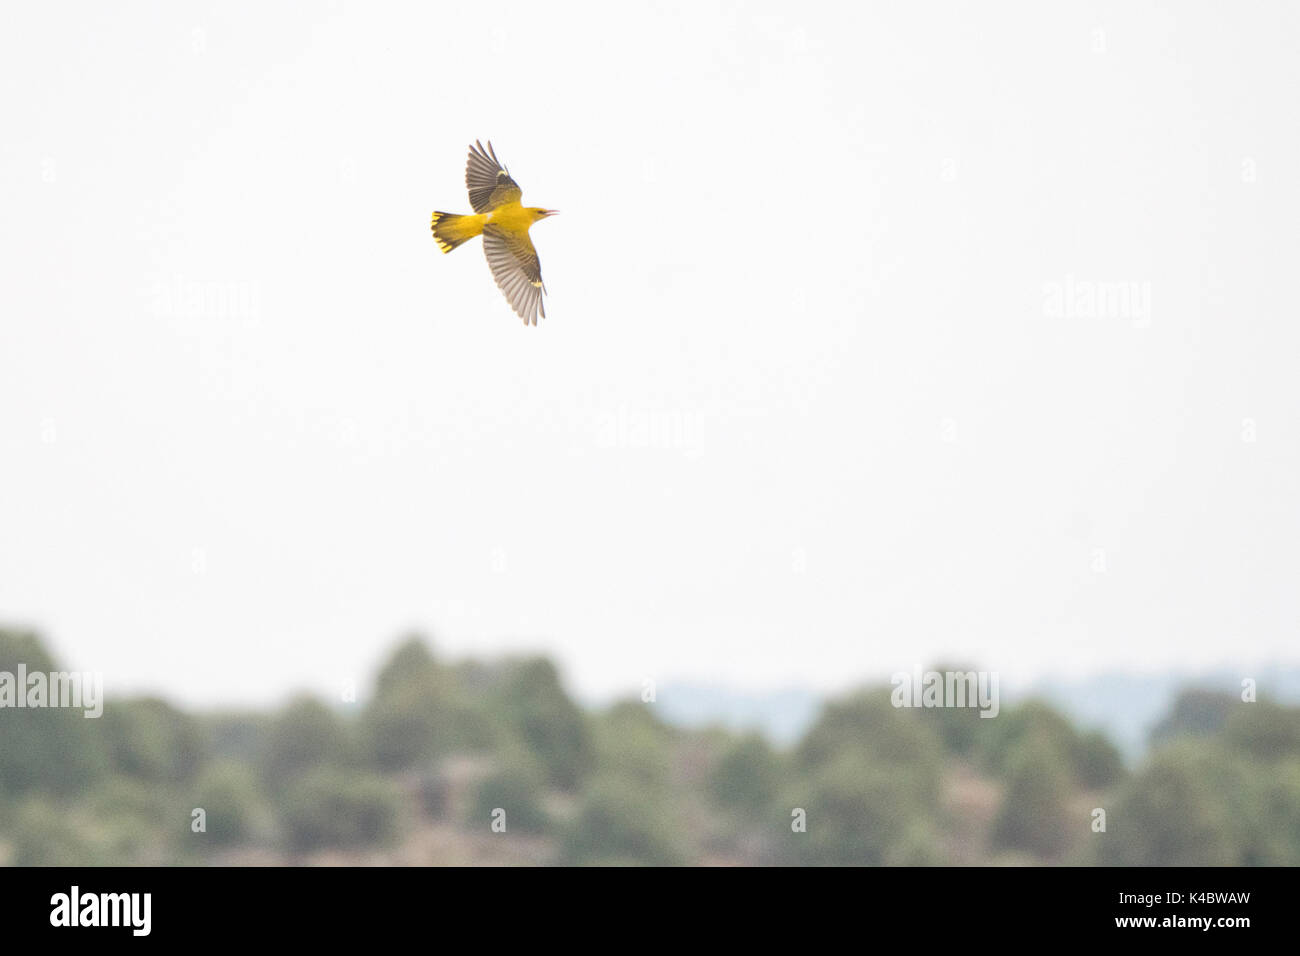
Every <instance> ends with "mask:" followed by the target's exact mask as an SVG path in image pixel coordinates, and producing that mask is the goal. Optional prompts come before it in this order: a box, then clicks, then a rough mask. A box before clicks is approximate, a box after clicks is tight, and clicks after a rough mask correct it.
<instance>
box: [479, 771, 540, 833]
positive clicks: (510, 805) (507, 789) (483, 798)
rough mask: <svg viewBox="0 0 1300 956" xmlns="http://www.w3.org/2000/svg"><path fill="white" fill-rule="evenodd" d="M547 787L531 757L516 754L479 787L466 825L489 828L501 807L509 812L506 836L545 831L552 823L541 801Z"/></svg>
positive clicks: (507, 813)
mask: <svg viewBox="0 0 1300 956" xmlns="http://www.w3.org/2000/svg"><path fill="white" fill-rule="evenodd" d="M545 785H546V777H545V774H543V773H542V772H541V770H540V769H539V768H538V767H537V764H536V762H535V761H534V760H533V759H532V758H531V757H528V756H525V755H521V754H517V755H513V756H511V757H509V758H507V759H505V760H504V761H503V762H502V764H501V766H499V767H498V768H497V769H496V770H494V771H493V772H492V773H491V774H489V775H488V776H487V777H486V778H485V779H484V780H483V781H482V782H481V783H480V784H479V785H478V787H477V788H476V791H475V794H474V800H473V802H472V804H471V807H470V811H469V819H468V820H467V821H466V823H467V824H468V825H469V826H471V827H480V826H486V825H487V824H488V823H489V822H490V821H491V819H492V812H493V811H494V810H496V809H497V808H500V809H502V810H504V811H505V813H506V832H507V833H542V832H545V830H546V829H547V828H548V826H549V824H550V817H549V816H548V814H547V812H546V808H545V806H544V805H543V802H542V794H543V792H544V788H545Z"/></svg>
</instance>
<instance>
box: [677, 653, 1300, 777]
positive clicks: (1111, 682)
mask: <svg viewBox="0 0 1300 956" xmlns="http://www.w3.org/2000/svg"><path fill="white" fill-rule="evenodd" d="M1242 676H1243V675H1242V674H1240V673H1232V672H1229V671H1226V670H1220V671H1212V672H1205V673H1201V674H1165V675H1135V674H1125V673H1108V674H1098V675H1095V676H1092V677H1083V678H1079V679H1077V680H1062V679H1059V678H1051V679H1047V680H1042V681H1038V682H1035V683H1033V684H1031V685H1028V686H1024V687H1010V688H1005V689H1004V704H1013V703H1015V702H1016V701H1018V700H1023V699H1025V698H1026V697H1042V698H1044V699H1046V700H1047V701H1049V702H1050V703H1051V704H1052V705H1053V706H1054V707H1057V708H1058V709H1060V710H1061V711H1062V712H1063V713H1065V714H1067V715H1069V717H1070V718H1071V719H1072V720H1075V721H1077V722H1078V723H1079V724H1081V725H1083V726H1085V727H1087V728H1090V729H1096V730H1101V731H1103V732H1105V733H1106V735H1107V736H1109V737H1110V739H1111V740H1112V741H1113V742H1114V744H1115V745H1116V746H1117V747H1119V748H1120V750H1121V751H1122V752H1123V754H1124V756H1125V758H1126V759H1127V760H1129V761H1133V760H1136V759H1138V758H1139V757H1141V756H1142V754H1143V753H1144V752H1145V751H1146V746H1147V735H1148V734H1149V733H1150V732H1151V728H1152V727H1154V726H1155V725H1156V724H1157V723H1158V722H1159V721H1160V719H1161V718H1162V717H1164V716H1165V715H1166V714H1168V713H1169V709H1170V707H1171V706H1172V704H1173V702H1174V698H1175V697H1176V696H1177V695H1178V693H1179V691H1181V690H1183V689H1184V688H1189V687H1196V688H1204V689H1207V690H1217V691H1221V692H1224V693H1230V694H1238V693H1240V691H1241V678H1242ZM1248 676H1251V677H1254V678H1255V680H1256V681H1257V682H1258V689H1259V693H1260V695H1261V696H1263V697H1272V698H1273V699H1275V700H1277V701H1279V702H1281V703H1291V704H1295V703H1300V666H1294V665H1274V666H1269V667H1264V668H1260V669H1258V671H1256V672H1254V673H1251V674H1249V675H1248ZM822 701H823V697H822V695H820V694H818V693H816V692H814V691H811V690H807V689H804V688H798V687H790V688H784V689H781V690H776V691H770V692H764V691H741V690H736V689H734V688H729V687H726V686H723V685H709V684H671V685H665V686H663V687H661V688H660V690H659V693H658V698H657V701H656V703H657V704H658V708H659V709H658V713H659V714H660V716H661V717H663V719H664V720H666V721H668V722H669V723H671V724H675V725H677V726H679V727H688V728H699V727H707V726H710V725H721V726H723V727H727V728H728V729H731V730H757V731H760V732H762V733H763V734H764V735H765V736H767V737H768V739H770V740H771V741H773V742H774V743H777V744H781V745H785V744H790V743H793V742H794V741H796V740H798V739H799V737H800V736H801V735H802V734H803V732H804V731H805V730H807V729H808V727H810V726H811V725H812V723H813V721H815V720H816V719H817V715H818V713H819V712H820V710H821V705H822Z"/></svg>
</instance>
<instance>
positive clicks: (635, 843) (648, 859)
mask: <svg viewBox="0 0 1300 956" xmlns="http://www.w3.org/2000/svg"><path fill="white" fill-rule="evenodd" d="M681 833H682V826H681V819H680V817H679V816H677V815H675V814H674V813H673V810H672V809H671V807H670V806H669V805H668V804H666V803H665V802H664V801H663V800H661V799H657V798H656V797H655V795H654V794H652V793H649V792H647V791H646V790H645V789H644V788H642V787H639V786H637V784H636V782H635V781H634V780H631V779H628V778H626V777H609V776H598V777H597V779H595V780H594V781H592V784H591V787H590V788H589V789H588V790H587V791H586V792H585V793H584V795H583V799H582V804H581V807H580V809H579V811H578V814H577V817H576V819H575V820H574V821H573V822H572V823H571V824H570V825H569V826H568V827H567V828H566V831H565V833H564V837H563V841H562V846H561V858H562V860H563V861H564V862H565V863H569V864H579V865H581V864H598V865H628V864H632V865H642V866H679V865H682V864H685V863H686V862H688V860H689V856H688V854H687V851H686V848H685V847H684V846H683V845H682V839H681Z"/></svg>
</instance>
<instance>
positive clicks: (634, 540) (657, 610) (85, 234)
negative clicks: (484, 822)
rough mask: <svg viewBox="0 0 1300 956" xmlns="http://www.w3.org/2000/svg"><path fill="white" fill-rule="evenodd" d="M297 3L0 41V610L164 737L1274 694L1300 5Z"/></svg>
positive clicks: (48, 27)
mask: <svg viewBox="0 0 1300 956" xmlns="http://www.w3.org/2000/svg"><path fill="white" fill-rule="evenodd" d="M320 6H321V5H318V4H310V3H303V4H294V5H289V4H283V3H258V4H228V3H210V4H196V3H179V4H165V5H164V4H157V5H126V6H122V7H118V8H116V9H109V8H107V7H101V6H100V5H95V4H90V3H82V4H66V5H62V6H53V5H40V4H26V5H22V6H18V7H14V8H12V9H10V10H9V11H7V14H6V28H5V30H4V31H3V33H0V81H2V83H3V90H4V95H3V98H2V99H0V261H3V273H2V274H3V313H2V315H3V317H2V318H0V622H4V623H8V624H11V625H25V626H33V627H37V628H39V629H40V630H41V631H42V632H43V633H45V634H46V635H47V637H48V638H49V639H50V640H51V642H52V643H53V645H54V647H55V648H56V650H57V652H58V653H59V655H60V656H61V658H62V660H63V661H64V662H65V664H66V665H67V666H69V667H75V668H78V669H98V670H102V671H103V672H104V674H105V686H106V689H107V691H108V692H109V693H110V694H113V693H114V692H118V691H125V690H131V691H136V690H153V691H160V692H163V693H165V694H167V695H168V696H171V697H174V698H177V699H180V700H184V701H187V702H197V703H211V702H217V701H227V702H234V701H239V702H261V701H267V700H270V699H273V698H278V697H279V696H280V695H281V694H283V693H284V692H286V691H288V690H291V689H296V688H312V689H316V690H320V691H322V692H328V691H330V690H331V689H332V688H334V687H336V686H337V685H338V684H339V683H340V682H342V681H345V680H349V679H357V680H362V681H364V680H366V679H368V678H369V676H370V675H371V674H372V673H373V671H374V669H375V667H376V666H377V664H378V663H379V662H380V660H381V658H382V657H383V655H384V654H386V653H387V651H388V649H389V648H390V647H391V645H392V644H393V642H394V641H395V640H396V639H397V637H398V636H399V635H400V634H401V633H403V632H405V631H407V630H410V629H419V630H423V631H425V632H427V633H428V634H430V635H431V636H432V637H433V639H434V641H435V642H436V645H437V646H438V647H439V648H441V649H442V650H443V651H445V652H446V653H448V654H451V655H454V656H460V655H465V654H473V655H484V656H491V655H495V654H498V653H501V652H505V651H542V652H546V653H549V654H551V655H554V656H555V657H556V658H557V660H558V661H559V662H560V664H561V666H562V668H563V670H564V672H565V674H566V676H567V678H568V680H569V682H570V684H571V685H572V686H573V687H574V688H575V689H576V690H578V691H579V692H580V693H583V694H585V695H608V694H613V693H617V692H620V691H623V690H627V691H635V690H637V689H639V688H640V686H641V681H642V679H643V678H645V677H653V678H655V679H657V680H660V681H672V680H690V681H694V682H706V683H717V684H725V685H730V686H735V687H742V688H751V689H761V688H768V687H781V686H790V685H803V686H809V687H813V688H817V689H825V690H832V689H838V688H842V687H844V686H847V685H849V684H853V683H856V682H858V681H860V680H862V679H864V678H866V677H868V676H875V675H880V674H888V673H890V672H893V671H897V670H906V669H910V668H911V667H912V666H913V665H915V664H921V663H926V662H929V661H931V660H933V659H934V658H935V657H937V656H938V655H940V654H946V655H948V656H950V657H951V656H958V657H960V658H962V659H964V660H966V661H969V662H972V663H973V664H977V665H979V666H981V667H983V668H987V669H996V670H998V671H1000V672H1001V673H1003V674H1004V675H1006V677H1007V679H1014V678H1016V677H1024V676H1031V677H1032V676H1041V675H1046V674H1052V675H1061V676H1066V677H1068V676H1073V675H1078V674H1081V673H1087V672H1092V671H1099V670H1115V669H1138V670H1146V671H1153V670H1154V671H1160V670H1169V669H1175V668H1180V669H1181V668H1196V667H1203V666H1211V665H1214V666H1222V665H1228V666H1238V665H1240V666H1241V667H1243V668H1246V667H1249V666H1250V665H1251V663H1252V662H1257V661H1261V660H1268V659H1283V660H1291V661H1294V660H1297V659H1300V655H1298V654H1297V647H1298V646H1300V642H1298V641H1297V639H1296V636H1297V630H1298V629H1300V613H1298V612H1297V606H1296V598H1295V595H1296V586H1297V581H1300V495H1298V494H1297V474H1298V473H1300V383H1298V380H1297V367H1296V366H1297V354H1298V347H1300V335H1297V332H1296V323H1297V319H1300V309H1298V305H1300V294H1298V292H1297V285H1296V281H1295V279H1294V278H1293V275H1294V272H1295V264H1296V261H1297V258H1298V253H1300V230H1298V229H1297V222H1300V183H1298V180H1297V177H1296V172H1295V171H1296V170H1297V169H1298V168H1300V125H1298V124H1297V123H1296V115H1295V95H1296V90H1297V89H1298V88H1300V64H1298V63H1297V57H1296V55H1295V51H1296V48H1297V41H1298V40H1300V29H1298V27H1300V10H1298V9H1297V8H1296V7H1295V6H1293V5H1289V4H1284V3H1277V4H1249V3H1248V4H1231V5H1229V4H1218V5H1211V4H1178V5H1168V4H1155V3H1136V4H1135V3H1114V4H1110V3H1089V4H1074V5H1072V8H1071V9H1069V10H1067V9H1063V8H1062V7H1061V6H1060V5H1055V4H1053V5H1046V4H1038V3H1020V4H993V5H988V4H959V3H940V4H856V3H855V4H849V3H838V4H828V3H799V4H793V3H781V4H757V3H754V4H751V3H743V4H742V3H727V4H708V3H683V4H678V5H667V4H657V3H656V4H648V5H608V4H586V5H581V6H580V5H576V4H574V5H570V6H568V7H567V8H566V9H567V11H568V12H567V13H563V14H562V13H561V12H560V11H558V10H556V9H555V8H554V7H552V6H551V5H549V4H536V3H498V4H491V5H488V6H484V5H481V4H480V5H469V4H449V3H413V4H409V5H402V6H396V5H391V6H390V5H376V4H371V3H353V4H332V5H330V6H329V9H328V10H323V9H320ZM1165 7H1169V9H1163V8H1165ZM475 139H482V140H483V141H484V142H486V141H487V140H489V139H491V140H492V142H493V143H494V145H495V147H496V151H497V154H498V155H499V156H500V157H501V159H502V160H503V161H504V162H505V163H506V164H507V165H508V166H509V167H510V170H511V172H512V174H513V175H514V177H515V178H516V179H517V180H518V181H519V183H520V184H521V185H522V187H523V189H524V201H525V202H527V203H530V204H537V205H543V206H548V207H554V208H558V209H560V210H562V215H560V216H558V217H556V218H554V219H548V220H546V221H545V222H543V223H540V224H539V225H537V226H536V227H535V228H534V231H533V235H534V239H535V242H536V245H537V248H538V251H539V254H540V258H541V262H542V267H543V272H544V275H545V277H546V284H547V287H548V289H549V291H550V296H549V298H548V299H547V303H546V305H547V314H548V316H549V317H548V318H547V319H546V320H544V321H543V322H542V323H541V325H540V326H539V327H537V328H535V329H534V328H524V327H523V326H522V325H521V323H520V322H519V320H518V319H517V318H516V317H515V316H514V315H513V313H512V312H511V311H510V309H509V307H508V306H507V305H506V303H505V301H504V299H503V297H502V296H501V294H500V292H499V291H498V290H497V288H496V286H495V285H494V284H493V282H492V279H491V276H490V274H489V272H488V268H487V265H486V262H485V261H484V257H483V253H482V250H481V243H480V241H479V240H474V241H472V242H471V243H468V244H466V245H465V246H463V247H461V248H460V249H457V250H456V251H455V252H453V253H452V254H450V255H442V254H441V253H439V252H438V250H437V248H436V246H435V245H434V243H433V241H432V239H431V238H430V235H429V213H430V212H431V211H432V210H433V209H442V210H448V211H453V212H455V211H466V212H467V211H469V209H468V201H467V199H466V196H465V189H464V167H465V156H466V149H467V146H468V144H469V143H471V142H473V141H474V140H475Z"/></svg>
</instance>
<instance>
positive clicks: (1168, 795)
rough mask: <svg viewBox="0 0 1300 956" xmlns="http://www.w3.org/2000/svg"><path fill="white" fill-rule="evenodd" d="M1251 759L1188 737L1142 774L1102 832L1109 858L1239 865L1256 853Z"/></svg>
mask: <svg viewBox="0 0 1300 956" xmlns="http://www.w3.org/2000/svg"><path fill="white" fill-rule="evenodd" d="M1253 789H1255V780H1254V778H1253V777H1252V773H1251V769H1250V767H1249V765H1247V764H1246V763H1245V762H1243V761H1242V760H1240V759H1239V758H1237V757H1235V756H1234V755H1233V754H1231V753H1229V752H1228V751H1226V750H1225V749H1224V748H1222V747H1221V746H1219V745H1215V744H1207V743H1205V742H1203V741H1192V740H1184V741H1180V742H1178V743H1175V744H1171V745H1169V746H1167V747H1165V748H1164V749H1162V750H1160V751H1158V752H1156V753H1155V754H1153V755H1152V756H1151V757H1150V758H1149V759H1148V761H1147V762H1146V764H1145V765H1144V766H1143V767H1142V768H1141V769H1140V770H1139V771H1138V772H1137V773H1135V774H1134V775H1133V776H1132V777H1131V778H1130V779H1129V781H1128V782H1127V784H1126V786H1125V787H1124V788H1123V791H1122V793H1121V795H1120V797H1119V799H1118V801H1117V802H1116V804H1115V807H1114V809H1113V811H1111V812H1109V813H1108V814H1107V832H1106V833H1105V834H1098V839H1099V840H1100V844H1099V857H1100V861H1101V862H1102V863H1105V864H1108V865H1121V866H1236V865H1239V864H1241V863H1244V862H1246V856H1247V854H1248V851H1249V841H1248V840H1247V839H1246V837H1247V831H1248V826H1247V818H1246V814H1248V813H1249V812H1250V809H1249V808H1250V806H1251V803H1252V801H1251V800H1250V798H1249V796H1248V795H1249V794H1250V792H1251V791H1252V790H1253Z"/></svg>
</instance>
